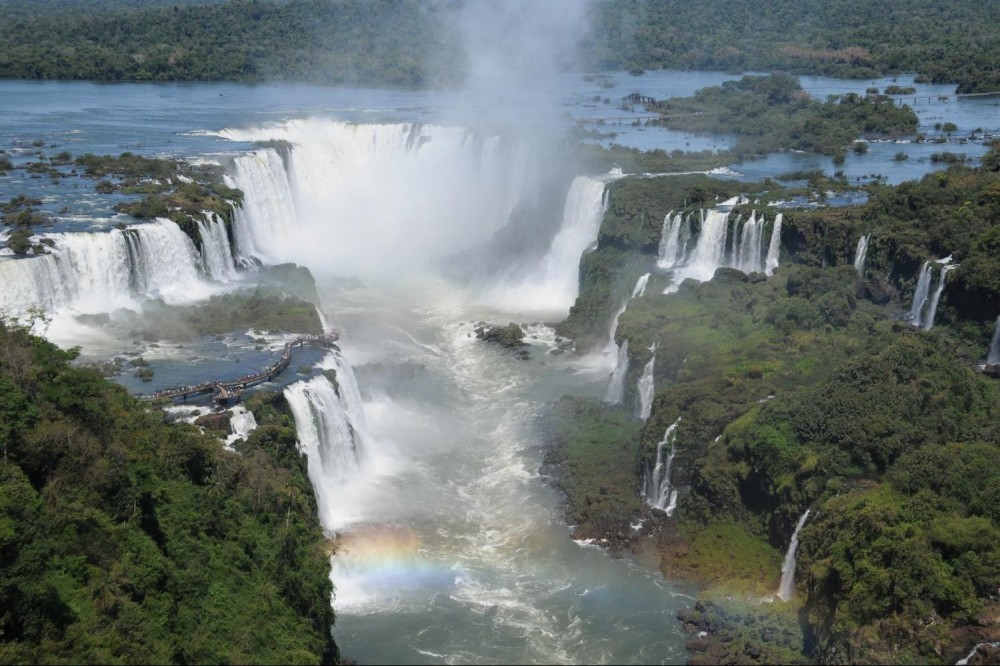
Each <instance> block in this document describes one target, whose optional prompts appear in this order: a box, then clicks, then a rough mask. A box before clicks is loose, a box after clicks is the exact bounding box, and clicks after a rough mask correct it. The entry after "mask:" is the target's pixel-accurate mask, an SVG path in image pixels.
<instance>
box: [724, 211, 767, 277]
mask: <svg viewBox="0 0 1000 666" xmlns="http://www.w3.org/2000/svg"><path fill="white" fill-rule="evenodd" d="M733 227H734V228H733V261H732V267H733V268H736V269H738V270H741V271H743V272H744V273H757V272H760V271H761V270H763V268H764V267H763V266H762V265H761V249H762V247H763V239H764V216H763V215H761V216H760V218H759V219H758V218H757V212H756V211H753V212H751V213H750V219H749V220H747V221H746V222H744V223H743V229H742V231H741V232H740V233H738V234H737V231H736V228H735V227H736V224H734V225H733Z"/></svg>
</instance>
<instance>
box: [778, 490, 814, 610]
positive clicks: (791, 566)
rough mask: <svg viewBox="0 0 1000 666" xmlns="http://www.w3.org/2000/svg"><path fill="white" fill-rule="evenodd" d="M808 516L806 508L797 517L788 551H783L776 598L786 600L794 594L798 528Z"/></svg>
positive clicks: (800, 527)
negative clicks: (783, 558) (779, 583)
mask: <svg viewBox="0 0 1000 666" xmlns="http://www.w3.org/2000/svg"><path fill="white" fill-rule="evenodd" d="M808 517H809V509H806V512H805V513H803V514H802V517H801V518H799V522H798V524H796V525H795V531H794V532H792V540H791V542H790V543H789V544H788V552H786V553H785V561H784V563H783V564H782V565H781V585H779V586H778V598H779V599H781V600H782V601H788V600H790V599H791V598H792V597H794V596H795V553H796V551H798V549H799V530H801V529H802V526H803V525H805V524H806V518H808Z"/></svg>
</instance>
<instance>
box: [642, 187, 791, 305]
mask: <svg viewBox="0 0 1000 666" xmlns="http://www.w3.org/2000/svg"><path fill="white" fill-rule="evenodd" d="M731 201H733V200H730V201H727V202H725V203H724V204H720V205H719V206H717V207H715V208H713V209H710V210H702V211H701V225H700V226H701V229H700V231H699V233H698V238H697V240H696V241H695V244H694V248H693V249H691V251H690V252H688V251H687V246H688V245H689V239H690V236H691V230H690V218H686V219H683V220H682V216H681V214H680V213H678V214H676V215H673V214H668V215H667V217H666V218H664V220H663V231H662V234H663V235H662V237H661V238H660V248H659V255H658V257H657V266H658V267H659V268H660V269H664V270H665V269H673V277H672V280H671V283H670V284H669V285H668V286H667V288H666V289H665V290H664V292H663V293H665V294H669V293H671V292H673V291H676V290H677V288H678V287H679V286H680V283H681V282H683V281H684V280H686V279H688V278H691V279H694V280H698V281H699V282H704V281H706V280H711V279H712V277H713V276H714V275H715V271H716V270H717V269H719V268H722V267H729V268H735V269H737V270H741V271H743V272H744V273H758V272H762V271H763V272H764V273H766V274H767V275H771V274H772V273H774V269H775V268H777V267H778V262H779V258H780V254H781V220H782V214H781V213H778V214H777V215H775V217H774V223H773V224H772V225H771V238H770V241H769V243H768V246H767V250H766V252H765V249H764V236H765V226H766V223H767V222H766V219H765V217H764V215H763V214H761V215H759V216H758V215H757V212H756V211H753V212H751V214H750V218H749V219H748V220H746V221H745V222H744V221H742V220H741V219H739V218H736V219H734V220H732V233H730V230H729V226H730V219H729V215H730V211H731V210H732V205H731ZM730 238H731V239H732V241H731V245H732V248H731V249H729V248H728V245H729V244H730ZM727 250H728V251H727Z"/></svg>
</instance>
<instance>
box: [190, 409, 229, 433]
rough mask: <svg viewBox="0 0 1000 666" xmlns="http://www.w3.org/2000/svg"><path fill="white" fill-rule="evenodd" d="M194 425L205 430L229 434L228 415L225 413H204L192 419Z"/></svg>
mask: <svg viewBox="0 0 1000 666" xmlns="http://www.w3.org/2000/svg"><path fill="white" fill-rule="evenodd" d="M194 424H195V425H196V426H201V427H202V428H204V429H205V430H214V431H217V432H224V433H226V434H227V435H229V434H231V431H230V428H229V417H228V416H227V415H226V414H205V415H204V416H199V417H198V418H196V419H195V420H194Z"/></svg>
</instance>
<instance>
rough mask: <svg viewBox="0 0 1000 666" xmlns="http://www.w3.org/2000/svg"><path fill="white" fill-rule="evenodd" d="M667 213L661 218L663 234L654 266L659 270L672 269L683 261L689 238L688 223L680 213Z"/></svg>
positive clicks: (689, 229)
mask: <svg viewBox="0 0 1000 666" xmlns="http://www.w3.org/2000/svg"><path fill="white" fill-rule="evenodd" d="M672 213H673V211H671V212H670V213H667V214H666V216H665V217H664V218H663V232H662V234H661V236H660V251H659V255H658V257H657V260H656V265H657V266H658V267H659V268H661V269H664V270H666V269H668V268H673V267H674V266H675V265H676V264H677V263H678V262H680V261H682V260H683V259H684V251H685V249H686V246H687V241H688V239H689V238H690V236H691V228H690V222H689V221H688V220H687V218H685V217H684V216H683V214H682V213H677V214H676V215H672Z"/></svg>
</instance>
